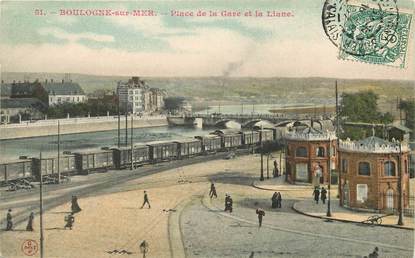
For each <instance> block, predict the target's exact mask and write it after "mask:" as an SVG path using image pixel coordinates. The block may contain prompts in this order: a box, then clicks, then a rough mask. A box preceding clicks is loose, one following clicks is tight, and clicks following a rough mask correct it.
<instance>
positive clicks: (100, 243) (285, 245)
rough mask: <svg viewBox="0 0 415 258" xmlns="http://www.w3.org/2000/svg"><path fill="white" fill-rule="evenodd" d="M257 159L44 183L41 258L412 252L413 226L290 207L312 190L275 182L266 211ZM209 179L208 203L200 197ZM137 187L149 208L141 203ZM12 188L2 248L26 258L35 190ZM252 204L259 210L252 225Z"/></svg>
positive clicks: (183, 164) (248, 157) (180, 164)
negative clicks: (229, 207)
mask: <svg viewBox="0 0 415 258" xmlns="http://www.w3.org/2000/svg"><path fill="white" fill-rule="evenodd" d="M217 158H218V157H217ZM210 159H213V157H212V158H210ZM259 161H260V157H259V155H243V156H240V155H239V156H237V157H236V158H235V159H231V160H224V159H216V160H210V161H209V160H206V157H199V158H197V159H194V160H192V159H189V160H184V161H177V162H171V163H164V164H162V165H161V166H160V165H159V164H158V165H156V166H147V167H143V168H139V169H137V171H133V172H131V171H129V170H124V171H118V172H110V173H108V174H95V175H90V176H87V177H85V178H83V179H82V178H81V179H82V180H81V179H78V181H77V180H74V181H72V182H71V183H70V184H68V185H67V186H64V185H62V186H51V188H49V190H47V191H46V192H45V198H46V199H45V205H46V207H45V208H46V209H47V210H46V212H45V215H44V227H45V230H44V234H45V257H118V256H119V255H124V256H127V257H128V256H131V257H137V256H138V255H141V252H140V249H139V246H138V245H139V243H141V242H142V241H144V240H145V241H146V242H147V243H148V244H149V251H148V254H147V256H146V257H183V256H186V257H250V255H252V254H253V256H251V257H363V256H365V255H368V254H369V253H371V252H372V251H373V249H374V248H375V247H376V246H377V247H378V248H379V254H380V257H412V254H413V241H414V237H413V231H412V230H402V229H395V228H386V227H368V226H364V225H361V224H357V223H343V222H334V221H333V222H326V221H325V220H322V219H318V218H310V217H307V216H304V215H302V214H299V213H296V212H295V211H294V210H293V209H292V206H293V204H294V203H296V202H299V201H307V200H309V201H310V202H312V196H311V188H310V189H307V188H306V187H304V186H301V187H299V186H294V185H286V184H284V189H285V190H281V194H282V208H281V209H271V196H272V194H273V192H272V191H266V190H261V189H257V188H254V187H252V183H253V182H254V180H256V179H258V177H259V171H260V162H259ZM210 182H214V183H215V185H216V189H217V192H218V198H217V199H212V200H211V199H210V198H209V197H208V192H209V189H210ZM282 184H283V183H282ZM48 187H49V186H47V188H48ZM144 190H146V191H147V193H148V196H149V201H150V203H151V209H148V208H147V207H145V208H143V209H140V207H141V205H142V203H143V191H144ZM225 193H228V194H230V195H231V196H232V198H233V201H234V204H233V209H234V210H233V213H232V214H229V213H225V212H224V211H223V208H224V197H225ZM13 194H14V193H7V196H3V197H2V198H3V202H2V205H1V209H2V210H1V212H2V213H1V218H2V219H3V218H4V217H5V215H6V209H7V208H9V207H11V208H12V209H13V216H14V220H15V221H14V222H15V230H14V231H12V232H8V231H1V233H0V241H1V243H2V246H1V252H2V255H3V256H5V257H25V255H24V254H23V253H22V249H21V246H22V243H23V242H24V241H25V240H27V239H32V240H35V241H36V242H37V243H39V216H38V215H37V214H36V216H35V220H34V229H35V231H34V232H27V231H25V230H24V229H25V227H26V220H27V216H28V215H29V210H28V209H29V208H31V209H37V206H36V204H37V196H38V192H36V191H34V192H33V193H24V192H21V193H16V195H15V197H13ZM73 194H76V195H77V196H78V201H79V205H80V207H81V208H82V211H81V212H80V213H77V214H75V223H74V227H73V229H72V230H69V229H66V230H65V229H64V227H63V226H64V216H66V215H67V214H68V212H69V211H70V198H71V195H73ZM256 208H262V209H264V210H265V212H266V215H265V217H264V218H263V225H262V227H261V228H258V219H257V216H256V214H255V209H256ZM35 211H36V210H35ZM3 221H4V220H3ZM19 221H20V222H21V223H18V222H19ZM2 227H3V228H4V224H2ZM252 252H253V253H252ZM34 257H39V253H37V254H35V255H34Z"/></svg>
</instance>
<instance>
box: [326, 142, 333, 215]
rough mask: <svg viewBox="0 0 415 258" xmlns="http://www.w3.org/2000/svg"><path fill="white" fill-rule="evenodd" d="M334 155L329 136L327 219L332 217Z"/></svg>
mask: <svg viewBox="0 0 415 258" xmlns="http://www.w3.org/2000/svg"><path fill="white" fill-rule="evenodd" d="M332 155H333V147H332V145H331V137H330V136H329V158H328V166H327V168H328V172H329V186H328V194H329V196H328V200H327V214H326V216H327V217H331V207H330V201H331V198H330V190H331V157H332Z"/></svg>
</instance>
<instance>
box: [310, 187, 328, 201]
mask: <svg viewBox="0 0 415 258" xmlns="http://www.w3.org/2000/svg"><path fill="white" fill-rule="evenodd" d="M313 195H314V201H315V202H316V204H318V201H319V200H320V199H321V202H322V203H323V204H326V199H327V190H326V189H324V187H322V188H321V189H320V188H319V187H318V186H316V187H315V188H314V191H313Z"/></svg>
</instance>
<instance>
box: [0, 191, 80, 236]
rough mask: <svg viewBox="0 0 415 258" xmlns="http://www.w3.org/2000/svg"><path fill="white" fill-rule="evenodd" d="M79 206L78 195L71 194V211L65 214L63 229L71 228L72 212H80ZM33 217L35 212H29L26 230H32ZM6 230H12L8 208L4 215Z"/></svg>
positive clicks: (73, 218) (10, 212) (11, 219)
mask: <svg viewBox="0 0 415 258" xmlns="http://www.w3.org/2000/svg"><path fill="white" fill-rule="evenodd" d="M80 211H81V208H80V207H79V204H78V197H76V196H72V201H71V213H70V214H69V215H68V216H65V222H66V224H65V227H64V228H65V229H66V228H69V229H72V227H73V224H74V222H75V217H74V214H75V213H77V212H80ZM34 219H35V213H34V212H30V214H29V217H28V220H27V225H26V231H33V230H34V229H33V221H34ZM6 222H7V223H6V231H12V230H13V216H12V209H9V210H8V211H7V215H6Z"/></svg>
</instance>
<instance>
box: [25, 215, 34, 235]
mask: <svg viewBox="0 0 415 258" xmlns="http://www.w3.org/2000/svg"><path fill="white" fill-rule="evenodd" d="M34 218H35V214H34V213H33V212H31V213H30V215H29V220H28V221H27V226H26V231H33V219H34Z"/></svg>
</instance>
